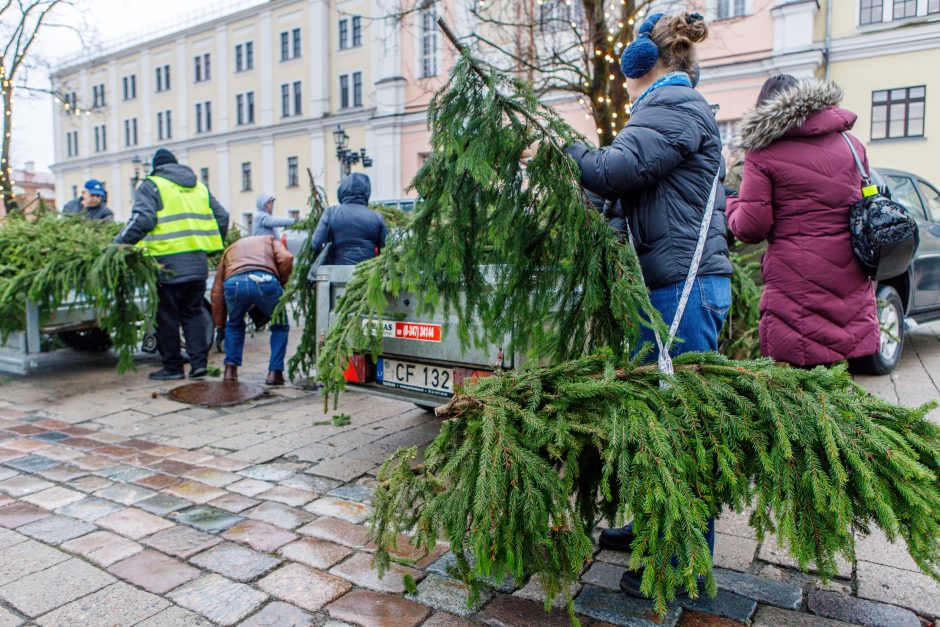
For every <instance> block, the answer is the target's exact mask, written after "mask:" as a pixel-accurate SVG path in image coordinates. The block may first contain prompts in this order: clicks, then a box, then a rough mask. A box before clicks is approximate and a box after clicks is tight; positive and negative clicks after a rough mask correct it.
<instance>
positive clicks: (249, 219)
mask: <svg viewBox="0 0 940 627" xmlns="http://www.w3.org/2000/svg"><path fill="white" fill-rule="evenodd" d="M254 218H255V215H254V214H253V213H249V212H245V213H243V214H242V224H243V225H244V226H245V231H246V232H248V233H251V225H252V223H253V222H254Z"/></svg>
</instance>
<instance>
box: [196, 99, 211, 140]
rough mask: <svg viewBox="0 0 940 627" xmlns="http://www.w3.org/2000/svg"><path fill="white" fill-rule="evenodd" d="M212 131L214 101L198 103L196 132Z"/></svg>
mask: <svg viewBox="0 0 940 627" xmlns="http://www.w3.org/2000/svg"><path fill="white" fill-rule="evenodd" d="M210 131H212V102H210V101H208V100H206V101H205V102H197V103H196V132H197V133H208V132H210Z"/></svg>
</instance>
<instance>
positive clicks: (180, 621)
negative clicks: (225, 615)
mask: <svg viewBox="0 0 940 627" xmlns="http://www.w3.org/2000/svg"><path fill="white" fill-rule="evenodd" d="M169 625H172V626H173V627H211V625H212V623H210V622H209V621H207V620H206V619H205V618H203V617H202V616H199V615H198V614H194V613H193V612H190V611H189V610H184V609H183V608H181V607H179V606H177V605H171V606H170V607H168V608H166V609H165V610H163V611H162V612H160V613H159V614H155V615H154V616H151V617H150V618H148V619H147V620H144V621H141V622H139V623H137V625H136V626H135V627H168V626H169Z"/></svg>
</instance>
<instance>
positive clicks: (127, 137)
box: [124, 118, 137, 147]
mask: <svg viewBox="0 0 940 627" xmlns="http://www.w3.org/2000/svg"><path fill="white" fill-rule="evenodd" d="M124 145H125V146H128V147H130V146H136V145H137V118H128V119H126V120H124Z"/></svg>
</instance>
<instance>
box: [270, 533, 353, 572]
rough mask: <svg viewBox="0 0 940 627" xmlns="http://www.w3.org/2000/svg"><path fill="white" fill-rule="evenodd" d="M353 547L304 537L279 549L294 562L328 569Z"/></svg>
mask: <svg viewBox="0 0 940 627" xmlns="http://www.w3.org/2000/svg"><path fill="white" fill-rule="evenodd" d="M352 552H353V551H352V549H350V548H348V547H345V546H342V545H340V544H334V543H332V542H326V541H325V540H316V539H313V538H302V539H300V540H297V541H296V542H291V543H290V544H287V545H285V546H282V547H281V548H280V549H278V554H279V555H281V556H282V557H284V558H285V559H288V560H290V561H292V562H299V563H301V564H305V565H307V566H310V567H311V568H317V569H320V570H326V569H328V568H330V567H331V566H333V565H334V564H336V563H337V562H339V561H340V560H342V559H345V558H346V557H348V556H349V555H351V554H352Z"/></svg>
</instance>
